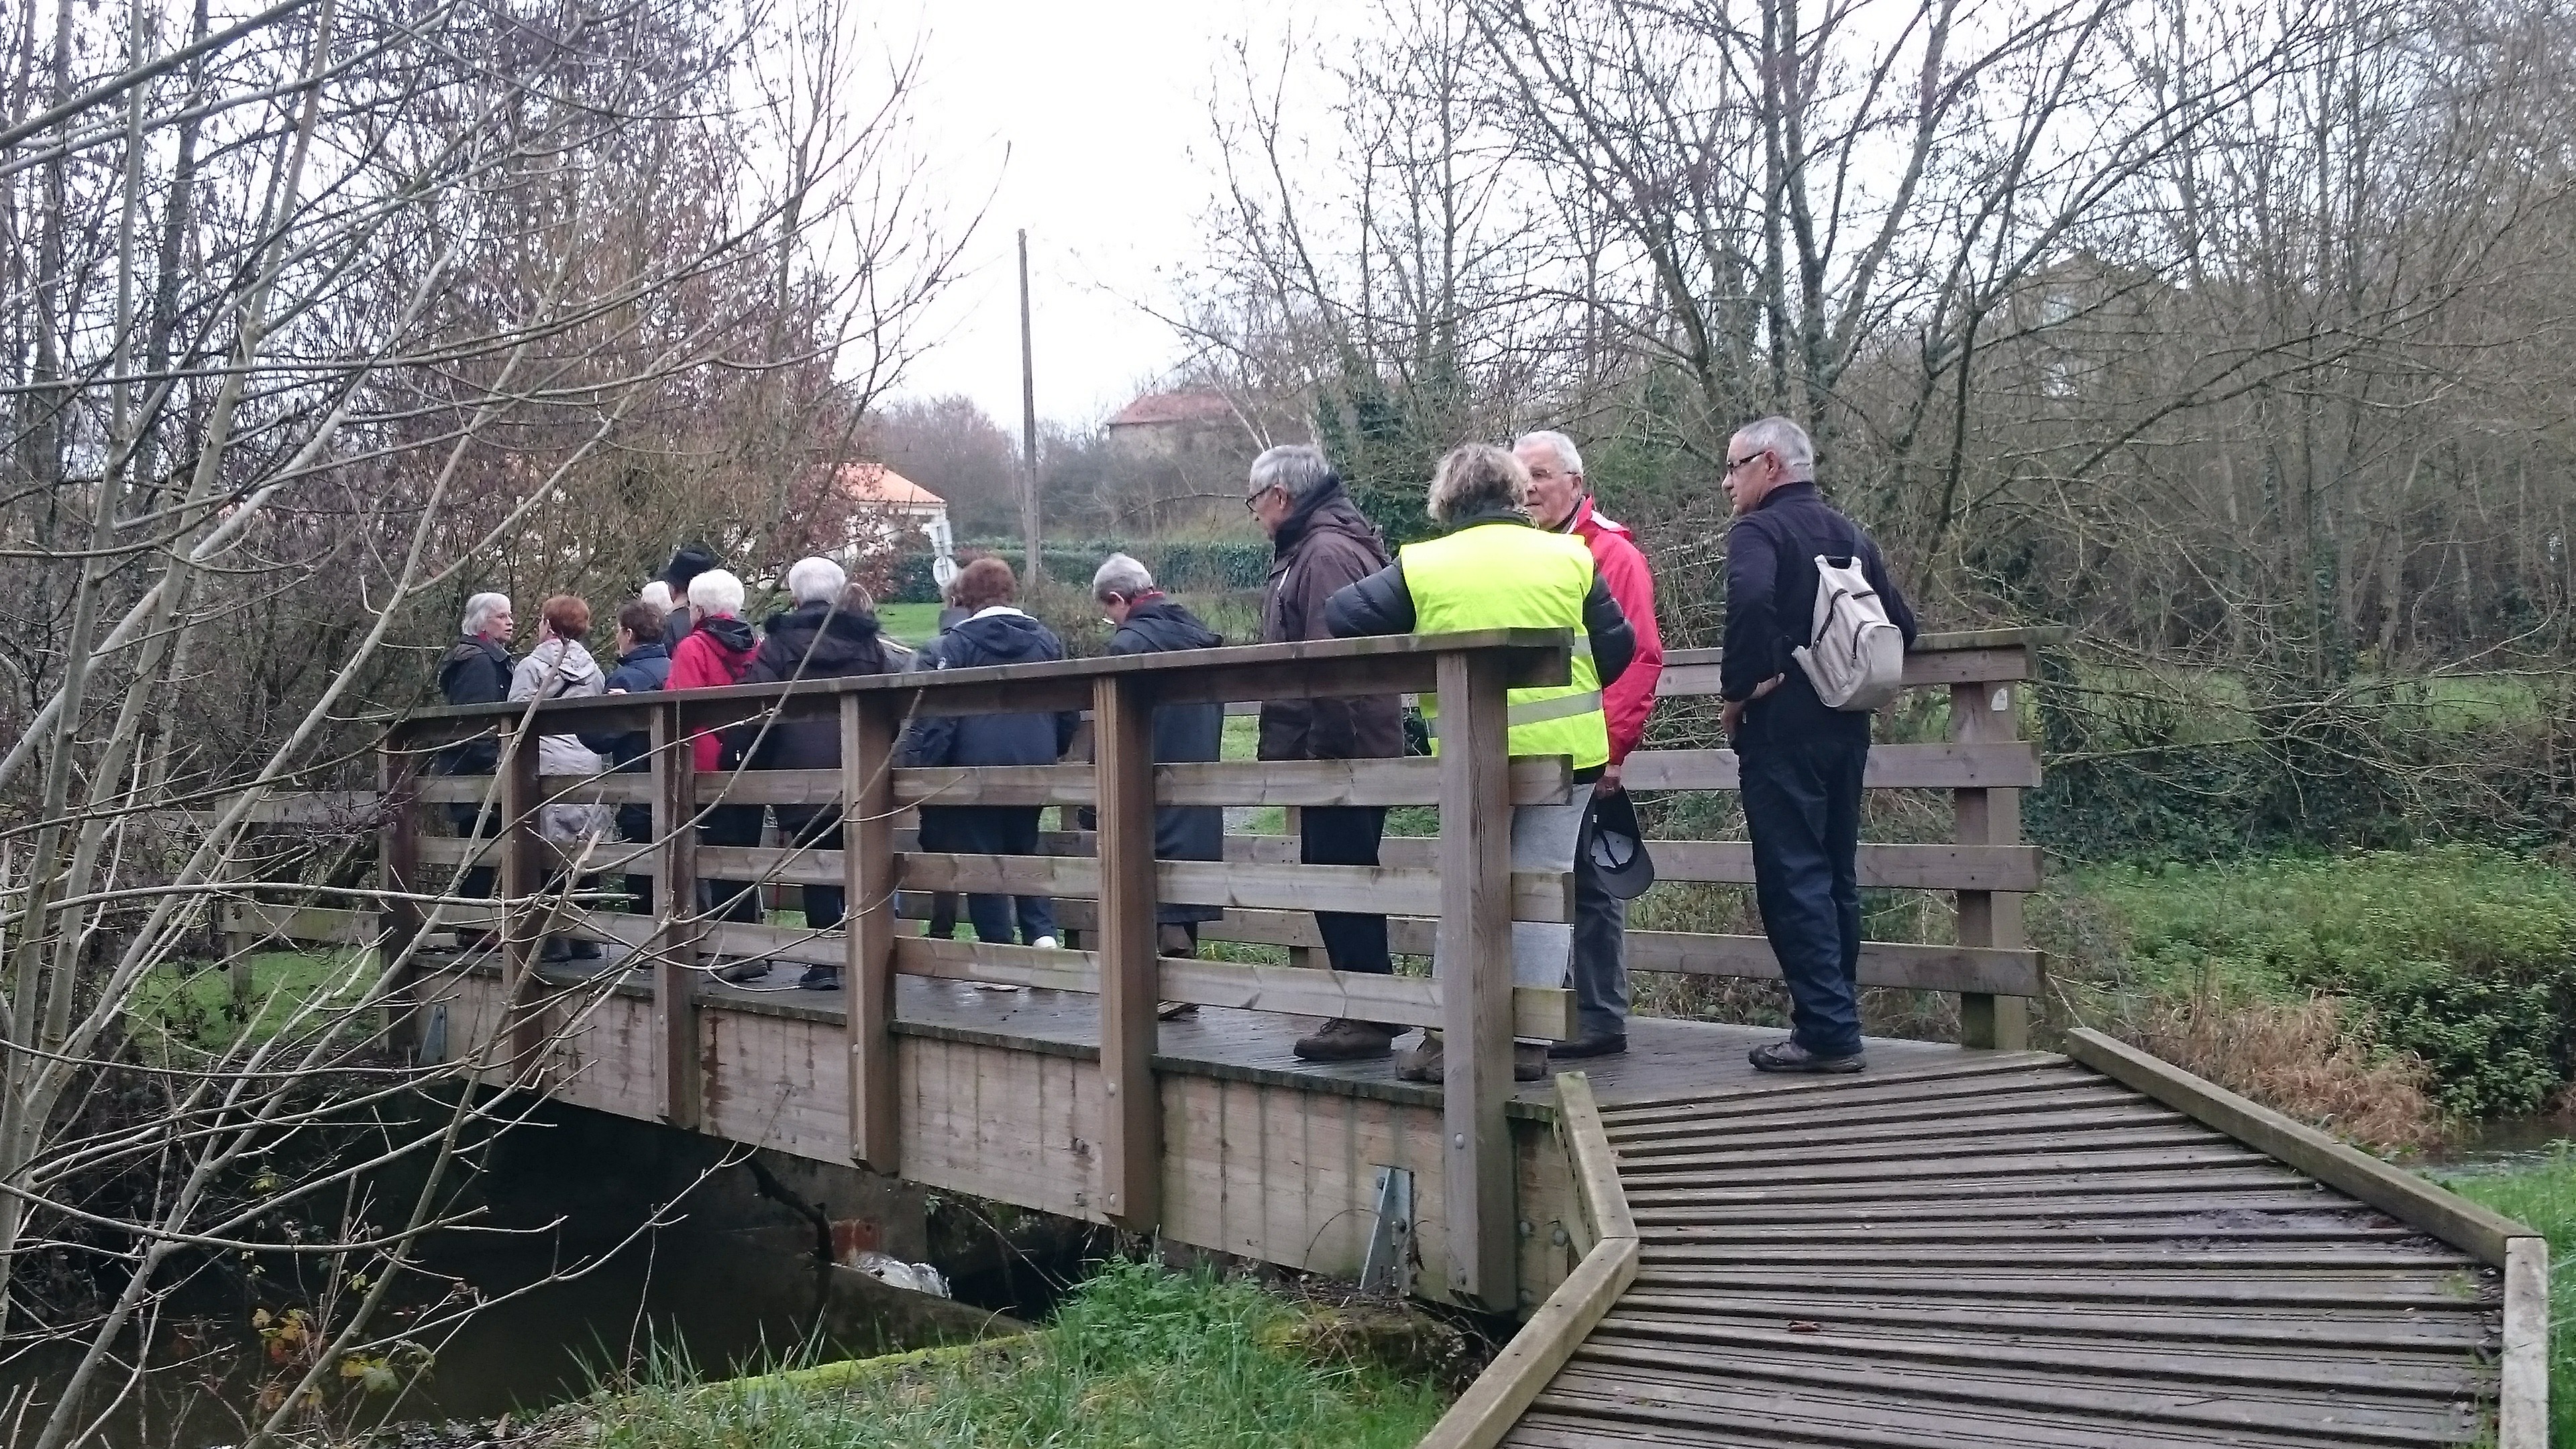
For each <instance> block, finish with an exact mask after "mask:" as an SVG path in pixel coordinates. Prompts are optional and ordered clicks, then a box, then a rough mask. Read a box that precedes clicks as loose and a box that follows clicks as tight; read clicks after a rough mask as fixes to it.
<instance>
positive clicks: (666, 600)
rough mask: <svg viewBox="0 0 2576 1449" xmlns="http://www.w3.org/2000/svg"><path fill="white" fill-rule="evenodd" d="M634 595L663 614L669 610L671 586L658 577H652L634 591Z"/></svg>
mask: <svg viewBox="0 0 2576 1449" xmlns="http://www.w3.org/2000/svg"><path fill="white" fill-rule="evenodd" d="M635 597H637V598H639V599H642V600H643V601H644V602H646V603H648V604H651V605H652V606H653V607H654V608H657V609H659V610H661V611H662V612H663V613H665V614H667V613H669V612H671V606H672V599H671V586H670V585H669V584H666V583H664V582H662V581H661V580H660V579H654V580H653V581H651V582H650V583H647V584H646V585H645V586H644V587H643V588H642V589H640V590H638V591H637V592H636V595H635Z"/></svg>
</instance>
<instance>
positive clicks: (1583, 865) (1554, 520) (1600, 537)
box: [1512, 432, 1664, 1057]
mask: <svg viewBox="0 0 2576 1449" xmlns="http://www.w3.org/2000/svg"><path fill="white" fill-rule="evenodd" d="M1512 456H1514V457H1516V458H1518V459H1520V460H1521V466H1522V467H1524V468H1527V469H1529V475H1530V487H1529V516H1530V522H1532V523H1535V524H1537V525H1538V526H1539V527H1541V528H1544V529H1547V530H1549V531H1551V532H1555V533H1570V534H1572V535H1574V536H1575V537H1576V538H1579V539H1581V540H1583V543H1584V546H1585V547H1587V548H1589V549H1591V550H1592V567H1593V570H1594V575H1595V576H1596V577H1597V578H1599V579H1600V580H1601V582H1602V584H1603V585H1604V586H1605V587H1607V588H1608V589H1609V590H1610V597H1611V598H1613V599H1616V600H1617V601H1618V603H1619V612H1620V613H1621V614H1623V615H1625V616H1626V617H1627V620H1628V628H1629V629H1630V630H1631V631H1632V632H1633V633H1634V634H1635V635H1636V639H1637V652H1636V655H1635V656H1634V657H1633V658H1631V659H1630V660H1629V661H1628V669H1627V672H1626V673H1624V674H1621V675H1620V676H1619V677H1618V678H1616V679H1613V680H1609V681H1608V682H1606V683H1604V684H1603V685H1602V686H1601V709H1602V713H1603V715H1604V716H1605V717H1606V718H1607V721H1608V724H1609V729H1610V763H1609V764H1608V765H1606V766H1604V767H1603V768H1602V771H1601V778H1600V779H1599V780H1597V781H1595V782H1594V783H1593V786H1592V798H1593V802H1594V808H1595V809H1598V808H1600V801H1601V799H1602V797H1603V796H1607V795H1616V794H1618V793H1619V791H1620V784H1619V770H1620V767H1621V766H1622V765H1623V764H1625V763H1626V761H1627V759H1628V754H1629V752H1630V751H1632V750H1634V749H1636V748H1637V746H1638V744H1639V742H1641V741H1642V740H1644V738H1645V736H1646V714H1647V712H1648V711H1649V710H1651V709H1653V708H1654V706H1655V681H1656V680H1657V679H1659V678H1661V677H1662V675H1663V672H1664V636H1663V635H1662V633H1660V632H1659V631H1658V630H1657V629H1656V628H1655V580H1654V575H1653V574H1652V573H1651V572H1649V571H1648V569H1647V568H1646V555H1645V554H1644V553H1643V552H1641V551H1640V550H1639V549H1638V547H1637V544H1636V540H1635V539H1634V538H1632V537H1631V536H1630V535H1629V532H1628V526H1627V525H1626V524H1624V523H1619V522H1616V521H1614V520H1612V519H1611V518H1609V517H1608V516H1607V515H1605V514H1603V513H1602V512H1601V511H1600V510H1599V509H1598V508H1596V507H1594V506H1593V502H1592V489H1591V486H1590V484H1589V483H1588V482H1587V481H1586V480H1585V478H1584V476H1583V454H1582V453H1580V452H1578V451H1577V450H1576V449H1575V446H1574V440H1573V439H1572V438H1569V437H1567V436H1566V435H1565V434H1563V433H1558V432H1536V433H1524V434H1522V435H1521V437H1520V440H1519V441H1518V442H1516V443H1514V444H1513V445H1512ZM1627 944H1628V903H1627V901H1625V900H1623V899H1621V898H1620V897H1618V896H1615V895H1612V894H1611V893H1610V889H1609V886H1608V885H1607V884H1606V883H1605V882H1604V881H1603V880H1602V878H1601V868H1600V866H1599V865H1597V864H1595V863H1594V861H1593V859H1592V851H1591V849H1590V848H1589V837H1588V833H1587V839H1586V848H1584V849H1581V850H1577V851H1576V852H1575V853H1574V1024H1575V1029H1576V1031H1577V1032H1578V1033H1579V1034H1578V1035H1577V1036H1576V1037H1575V1039H1574V1040H1572V1041H1567V1042H1558V1043H1557V1044H1556V1045H1555V1046H1554V1047H1551V1048H1550V1049H1549V1051H1548V1055H1549V1056H1552V1057H1599V1056H1608V1055H1611V1054H1612V1053H1615V1052H1623V1051H1626V1050H1627V1049H1628V959H1627Z"/></svg>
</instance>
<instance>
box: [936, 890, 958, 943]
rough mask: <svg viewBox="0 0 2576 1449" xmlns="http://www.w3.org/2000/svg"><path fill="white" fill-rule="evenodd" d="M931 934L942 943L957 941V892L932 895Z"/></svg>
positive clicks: (937, 892) (941, 892) (938, 892)
mask: <svg viewBox="0 0 2576 1449" xmlns="http://www.w3.org/2000/svg"><path fill="white" fill-rule="evenodd" d="M930 934H931V935H932V937H934V938H935V939H938V940H942V941H953V940H955V939H957V892H955V891H932V892H931V893H930Z"/></svg>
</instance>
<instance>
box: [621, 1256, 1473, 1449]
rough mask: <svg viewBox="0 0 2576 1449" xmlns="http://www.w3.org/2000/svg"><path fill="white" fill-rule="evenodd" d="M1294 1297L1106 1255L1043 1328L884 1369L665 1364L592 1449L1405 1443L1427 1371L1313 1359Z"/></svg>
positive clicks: (1427, 1420) (1394, 1446) (1227, 1447)
mask: <svg viewBox="0 0 2576 1449" xmlns="http://www.w3.org/2000/svg"><path fill="white" fill-rule="evenodd" d="M1293 1314H1294V1310H1293V1309H1291V1308H1290V1307H1289V1306H1288V1305H1287V1304H1285V1303H1283V1302H1281V1301H1280V1300H1278V1299H1276V1298H1272V1297H1270V1296H1269V1295H1267V1294H1265V1293H1263V1292H1262V1291H1261V1290H1260V1289H1258V1288H1256V1287H1254V1286H1253V1285H1251V1284H1250V1283H1247V1282H1243V1281H1241V1280H1233V1281H1226V1280H1220V1279H1218V1278H1215V1277H1214V1276H1212V1275H1210V1274H1208V1273H1205V1272H1199V1273H1193V1274H1179V1273H1173V1272H1169V1271H1166V1270H1164V1269H1161V1268H1157V1267H1152V1266H1147V1265H1142V1264H1136V1263H1123V1262H1122V1263H1113V1264H1111V1265H1110V1266H1109V1267H1108V1268H1107V1269H1106V1270H1104V1271H1103V1272H1102V1273H1101V1275H1100V1276H1099V1277H1096V1278H1094V1279H1092V1280H1091V1281H1090V1282H1088V1283H1086V1284H1084V1285H1083V1286H1082V1287H1081V1288H1080V1289H1078V1290H1077V1291H1076V1292H1075V1293H1074V1295H1073V1296H1072V1297H1071V1298H1070V1299H1068V1300H1067V1302H1066V1304H1065V1306H1064V1307H1063V1308H1062V1310H1060V1311H1059V1313H1058V1314H1057V1316H1056V1319H1055V1321H1054V1322H1053V1323H1052V1324H1051V1325H1049V1326H1048V1327H1047V1328H1046V1329H1044V1330H1042V1331H1040V1332H1038V1333H1035V1334H1032V1335H1029V1336H1028V1337H1026V1338H1022V1339H1016V1340H1005V1341H1003V1342H1001V1343H998V1344H994V1345H990V1346H987V1347H985V1348H983V1349H980V1350H976V1351H971V1352H967V1351H943V1352H940V1353H935V1354H926V1355H921V1356H919V1357H917V1358H914V1359H912V1360H910V1361H907V1362H904V1363H902V1364H900V1365H897V1366H895V1367H893V1368H891V1369H890V1370H889V1371H887V1372H883V1373H872V1374H852V1375H849V1376H846V1377H843V1378H839V1379H837V1380H836V1379H834V1378H832V1377H830V1376H826V1375H819V1374H802V1375H794V1374H791V1375H779V1376H771V1377H767V1378H761V1379H753V1380H746V1381H740V1382H736V1383H729V1384H717V1385H712V1386H703V1385H699V1384H696V1383H693V1382H691V1381H689V1380H688V1379H687V1377H686V1376H685V1375H679V1376H669V1375H666V1376H664V1377H663V1378H662V1379H661V1380H660V1381H657V1382H655V1383H652V1384H649V1385H647V1386H646V1387H645V1388H643V1389H641V1390H640V1391H637V1392H635V1393H632V1394H628V1395H624V1396H621V1397H619V1398H616V1399H611V1400H605V1401H603V1402H602V1404H601V1406H600V1412H599V1415H598V1422H599V1432H598V1435H597V1437H596V1439H594V1440H593V1441H591V1442H593V1443H594V1444H596V1445H597V1446H598V1449H862V1446H866V1449H875V1446H880V1445H898V1444H899V1445H902V1446H905V1449H965V1446H973V1449H1021V1446H1025V1449H1041V1446H1044V1449H1057V1446H1066V1449H1070V1446H1076V1445H1106V1446H1126V1445H1139V1446H1143V1445H1151V1446H1158V1449H1160V1446H1170V1449H1180V1446H1192V1449H1196V1446H1222V1449H1269V1446H1274V1445H1275V1446H1280V1449H1286V1446H1291V1445H1295V1446H1306V1445H1326V1444H1329V1445H1334V1446H1352V1449H1399V1446H1403V1445H1409V1444H1412V1443H1413V1442H1414V1441H1416V1440H1417V1439H1419V1438H1420V1437H1421V1436H1422V1434H1423V1432H1424V1431H1425V1430H1427V1429H1429V1428H1430V1426H1431V1425H1432V1423H1433V1422H1434V1421H1436V1420H1437V1419H1438V1418H1439V1417H1440V1414H1441V1411H1442V1409H1443V1407H1444V1405H1443V1403H1442V1400H1441V1397H1440V1395H1439V1394H1438V1393H1437V1392H1436V1391H1434V1390H1433V1389H1432V1388H1431V1387H1429V1386H1428V1385H1424V1384H1417V1383H1410V1382H1406V1381H1403V1380H1400V1379H1397V1378H1395V1377H1393V1376H1391V1375H1389V1374H1387V1373H1385V1372H1384V1371H1382V1370H1378V1369H1375V1368H1361V1367H1354V1366H1350V1365H1319V1364H1316V1363H1313V1362H1310V1361H1308V1360H1307V1359H1306V1358H1305V1357H1303V1356H1301V1355H1299V1354H1298V1353H1296V1352H1295V1351H1293V1350H1292V1349H1290V1348H1289V1347H1287V1346H1286V1345H1285V1343H1284V1342H1283V1334H1282V1332H1281V1330H1282V1329H1283V1327H1284V1326H1285V1325H1287V1324H1288V1323H1289V1322H1290V1321H1291V1319H1292V1317H1293Z"/></svg>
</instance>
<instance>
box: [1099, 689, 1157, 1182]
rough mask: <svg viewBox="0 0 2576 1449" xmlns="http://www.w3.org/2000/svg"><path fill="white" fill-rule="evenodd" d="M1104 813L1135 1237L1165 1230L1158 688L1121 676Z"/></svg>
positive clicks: (1105, 1055) (1106, 918)
mask: <svg viewBox="0 0 2576 1449" xmlns="http://www.w3.org/2000/svg"><path fill="white" fill-rule="evenodd" d="M1091 743H1092V752H1093V754H1092V760H1093V763H1092V770H1093V777H1094V781H1095V788H1096V790H1097V794H1098V799H1099V802H1100V803H1099V805H1098V807H1097V808H1098V810H1099V812H1100V1077H1101V1090H1102V1092H1103V1093H1104V1094H1105V1095H1106V1098H1107V1103H1106V1106H1105V1108H1104V1110H1103V1112H1102V1114H1101V1119H1102V1125H1103V1128H1104V1134H1105V1136H1106V1138H1107V1141H1106V1142H1105V1143H1104V1144H1103V1147H1104V1149H1105V1151H1104V1153H1103V1155H1102V1158H1101V1166H1102V1168H1103V1173H1102V1188H1103V1190H1104V1191H1105V1192H1106V1193H1107V1195H1108V1201H1107V1202H1106V1203H1105V1204H1103V1206H1104V1207H1105V1208H1106V1210H1107V1212H1108V1214H1109V1217H1110V1218H1111V1220H1113V1221H1115V1222H1116V1223H1117V1224H1118V1225H1119V1226H1121V1227H1123V1228H1126V1229H1127V1230H1128V1231H1130V1232H1139V1233H1143V1232H1152V1231H1153V1230H1154V1229H1155V1228H1157V1227H1159V1226H1160V1225H1161V1223H1162V1216H1163V1203H1162V1196H1163V1194H1162V1172H1163V1121H1162V1102H1161V1099H1160V1096H1159V1094H1158V1092H1157V1091H1156V1089H1155V1086H1154V1045H1155V1028H1156V1022H1157V1017H1156V1015H1155V1007H1156V1005H1157V1003H1156V1000H1155V995H1156V992H1157V990H1158V988H1159V985H1160V981H1159V977H1160V974H1161V968H1160V963H1159V946H1160V942H1159V939H1158V933H1157V932H1156V930H1155V928H1154V904H1155V895H1156V891H1155V888H1154V886H1155V872H1154V689H1153V685H1152V684H1151V683H1150V682H1148V681H1145V680H1139V679H1127V678H1120V677H1116V676H1112V677H1110V678H1106V679H1101V680H1098V681H1096V682H1095V683H1094V684H1093V686H1092V695H1091Z"/></svg>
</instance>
